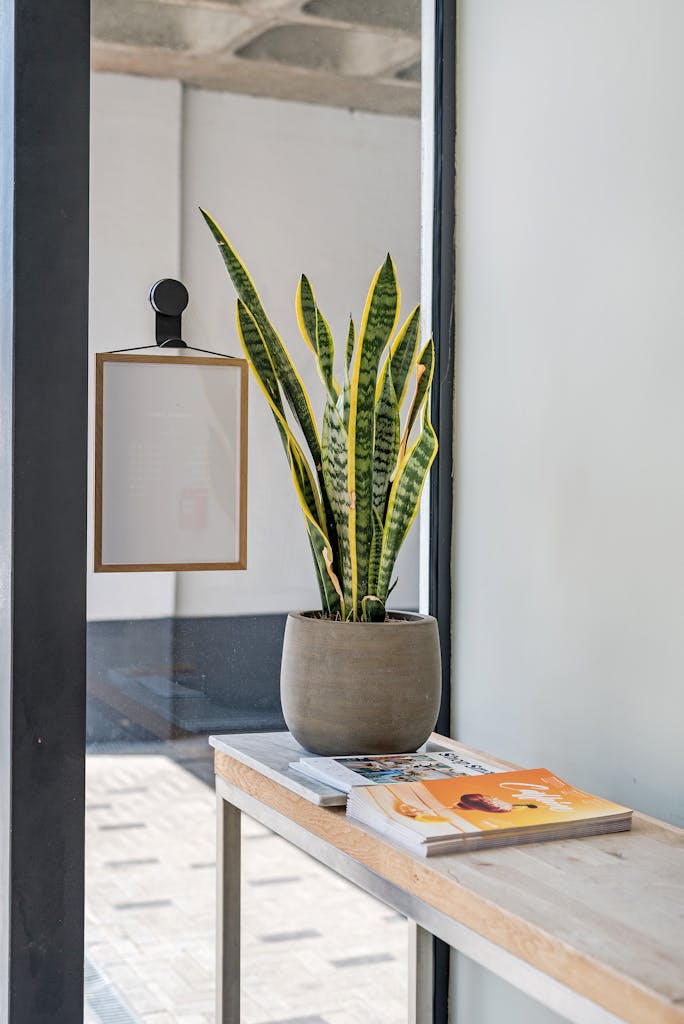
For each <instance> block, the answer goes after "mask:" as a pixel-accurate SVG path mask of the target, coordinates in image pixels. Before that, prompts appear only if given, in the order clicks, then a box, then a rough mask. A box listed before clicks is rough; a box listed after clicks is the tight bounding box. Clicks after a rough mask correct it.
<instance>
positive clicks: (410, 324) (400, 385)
mask: <svg viewBox="0 0 684 1024" xmlns="http://www.w3.org/2000/svg"><path fill="white" fill-rule="evenodd" d="M419 333H420V306H416V308H415V309H414V310H413V312H412V313H411V315H410V316H409V318H408V320H407V321H406V323H405V324H404V326H403V327H402V328H401V330H400V331H399V333H398V334H397V336H396V338H395V340H394V341H393V342H392V348H391V349H390V362H391V365H392V383H393V384H394V391H395V394H396V396H397V404H398V405H399V407H400V408H401V406H402V404H403V401H404V398H405V397H406V391H407V389H408V382H409V377H410V375H411V367H412V366H413V360H414V359H415V358H416V349H417V348H418V335H419Z"/></svg>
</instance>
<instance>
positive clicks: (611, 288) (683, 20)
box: [454, 0, 684, 1024]
mask: <svg viewBox="0 0 684 1024" xmlns="http://www.w3.org/2000/svg"><path fill="white" fill-rule="evenodd" d="M460 30H461V38H460V54H459V66H460V79H459V90H460V106H459V187H460V195H459V211H460V237H459V254H458V265H459V282H458V285H459V292H460V300H459V324H458V331H459V338H460V366H459V386H458V412H457V423H458V427H457V452H458V455H457V459H458V472H457V486H456V501H457V529H456V543H455V569H454V572H455V585H456V612H455V619H454V631H455V657H456V665H455V674H454V686H455V701H454V719H455V729H456V734H457V735H458V737H459V738H460V739H462V740H464V741H466V742H469V743H472V744H473V745H475V746H479V747H482V748H484V749H488V750H491V751H496V752H497V753H499V754H501V755H502V756H503V757H506V758H510V759H511V760H514V761H518V762H521V763H523V764H527V765H546V766H548V767H550V768H553V769H555V770H556V771H558V772H559V773H560V774H561V775H564V776H566V777H568V778H569V779H571V780H572V781H573V782H575V783H577V784H578V785H579V786H582V787H585V788H588V789H590V790H595V791H596V792H598V793H601V794H603V795H604V796H607V797H610V798H613V799H616V800H618V801H622V802H626V803H627V804H629V805H630V806H633V807H635V808H637V809H640V810H643V811H646V812H648V813H651V814H654V815H657V816H660V817H663V818H665V819H667V820H669V821H672V822H675V823H676V824H679V825H684V790H683V788H682V785H681V780H682V777H683V776H684V742H682V726H681V723H682V720H683V714H684V687H683V686H682V680H683V678H684V629H683V628H682V624H683V623H684V585H683V581H684V543H683V539H682V538H683V531H682V524H683V523H684V402H683V401H682V394H683V392H684V343H683V342H682V295H683V294H684V260H683V259H682V257H683V255H684V251H683V250H684V244H683V242H682V238H683V234H682V223H683V219H684V188H683V186H682V182H684V65H683V64H682V61H681V39H682V37H683V35H684V6H683V5H682V4H681V3H680V2H678V0H654V2H652V3H649V4H644V3H640V2H637V0H602V2H601V3H596V2H590V0H555V2H554V3H552V4H551V3H548V2H546V0H519V2H518V3H516V4H511V3H507V2H505V0H488V2H487V3H482V2H481V0H479V2H475V0H463V2H462V4H461V15H460ZM459 985H460V996H459V1005H460V1009H461V1016H460V1018H459V1020H461V1021H464V1022H467V1024H485V1022H487V1024H489V1022H493V1021H498V1020H504V1019H505V1020H506V1021H507V1022H518V1021H520V1022H522V1021H525V1022H528V1021H533V1020H534V1021H535V1022H536V1021H537V1020H539V1021H541V1020H544V1021H546V1020H550V1019H552V1018H551V1017H550V1016H549V1015H547V1014H545V1013H542V1012H541V1011H539V1010H538V1009H537V1008H533V1007H532V1006H531V1004H528V1002H527V1000H523V999H521V998H516V997H515V996H513V995H512V994H511V993H510V991H509V990H508V988H507V986H504V985H500V984H498V983H497V984H496V985H494V984H489V983H486V979H485V978H484V976H483V975H482V973H481V972H479V971H477V970H475V969H474V968H472V966H466V965H465V964H461V965H460V969H459Z"/></svg>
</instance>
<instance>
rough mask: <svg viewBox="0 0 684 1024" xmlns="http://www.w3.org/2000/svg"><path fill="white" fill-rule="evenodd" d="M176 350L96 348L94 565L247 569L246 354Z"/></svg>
mask: <svg viewBox="0 0 684 1024" xmlns="http://www.w3.org/2000/svg"><path fill="white" fill-rule="evenodd" d="M180 352H181V353H182V354H178V355H156V354H155V355H134V354H121V353H98V354H97V356H96V364H95V377H96V380H95V481H94V482H95V510H94V511H95V515H94V520H95V535H94V549H95V550H94V570H95V572H187V571H200V570H201V571H211V570H217V571H218V570H230V569H246V568H247V393H248V369H247V362H246V360H244V359H235V358H233V357H228V356H220V357H213V356H194V355H185V354H184V352H185V350H180ZM154 367H158V368H160V369H161V373H159V374H154V373H152V372H151V370H152V369H153V368H154ZM198 368H199V372H198ZM214 368H215V369H214ZM192 370H194V373H192V372H191V371H192ZM221 370H223V371H224V373H223V374H222V375H221V377H220V378H219V376H218V372H220V371H221ZM184 371H187V372H188V375H187V376H186V377H180V376H179V374H180V373H181V372H184ZM227 371H231V372H230V374H229V373H228V372H227ZM222 390H225V404H224V403H223V402H222V401H221V391H222ZM231 397H232V400H233V401H232V403H231ZM236 399H237V402H238V405H239V408H237V409H236V408H235V400H236ZM233 428H234V430H235V435H236V436H235V437H234V438H231V437H230V436H229V435H230V433H231V430H232V429H233ZM222 457H225V460H226V466H225V470H226V476H227V477H228V476H229V475H230V474H231V472H232V474H233V480H234V483H235V485H236V488H237V490H236V491H235V493H233V492H230V489H228V492H229V493H228V494H227V493H226V486H225V480H226V478H224V477H223V476H222V472H221V459H222ZM219 487H220V488H221V490H220V491H219V490H218V488H219ZM231 523H232V531H231ZM165 527H166V530H165ZM200 535H201V536H200ZM147 549H149V554H148V553H147ZM214 550H215V551H216V554H217V557H206V555H207V553H209V555H212V554H213V552H214ZM176 551H178V557H165V554H164V553H165V552H166V553H167V555H171V554H172V552H176Z"/></svg>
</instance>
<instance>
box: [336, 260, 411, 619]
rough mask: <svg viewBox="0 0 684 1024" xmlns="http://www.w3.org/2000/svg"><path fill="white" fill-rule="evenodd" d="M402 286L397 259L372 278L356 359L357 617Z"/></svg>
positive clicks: (353, 501)
mask: <svg viewBox="0 0 684 1024" xmlns="http://www.w3.org/2000/svg"><path fill="white" fill-rule="evenodd" d="M398 308H399V287H398V285H397V278H396V273H395V268H394V263H393V261H392V257H391V256H390V255H389V253H388V254H387V259H386V260H385V262H384V263H383V264H382V266H381V267H380V268H379V270H378V271H377V273H376V274H375V277H374V278H373V281H372V284H371V287H370V291H369V293H368V298H367V300H366V307H365V310H364V314H363V321H362V324H361V331H360V335H359V342H358V345H357V348H356V353H355V356H354V372H353V375H352V381H351V400H350V407H349V430H348V438H349V459H348V487H349V494H350V508H349V535H350V548H351V563H352V564H351V590H352V605H353V612H354V618H355V619H356V618H358V613H359V610H360V599H361V597H363V596H364V595H365V594H367V593H368V590H367V587H368V558H369V554H370V546H371V539H372V535H373V473H372V466H373V428H374V421H375V387H376V383H375V382H376V379H377V376H378V364H379V362H380V356H381V354H382V351H383V349H384V348H385V345H386V344H387V342H388V340H389V337H390V335H391V334H392V332H393V331H394V328H395V326H396V321H397V314H398Z"/></svg>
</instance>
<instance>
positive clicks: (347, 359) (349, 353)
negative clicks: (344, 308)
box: [344, 315, 356, 372]
mask: <svg viewBox="0 0 684 1024" xmlns="http://www.w3.org/2000/svg"><path fill="white" fill-rule="evenodd" d="M355 341H356V332H355V330H354V321H353V319H352V317H351V315H350V317H349V328H348V329H347V348H346V350H345V353H344V365H345V368H346V370H347V372H349V369H350V367H351V364H352V359H353V358H354V344H355Z"/></svg>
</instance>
